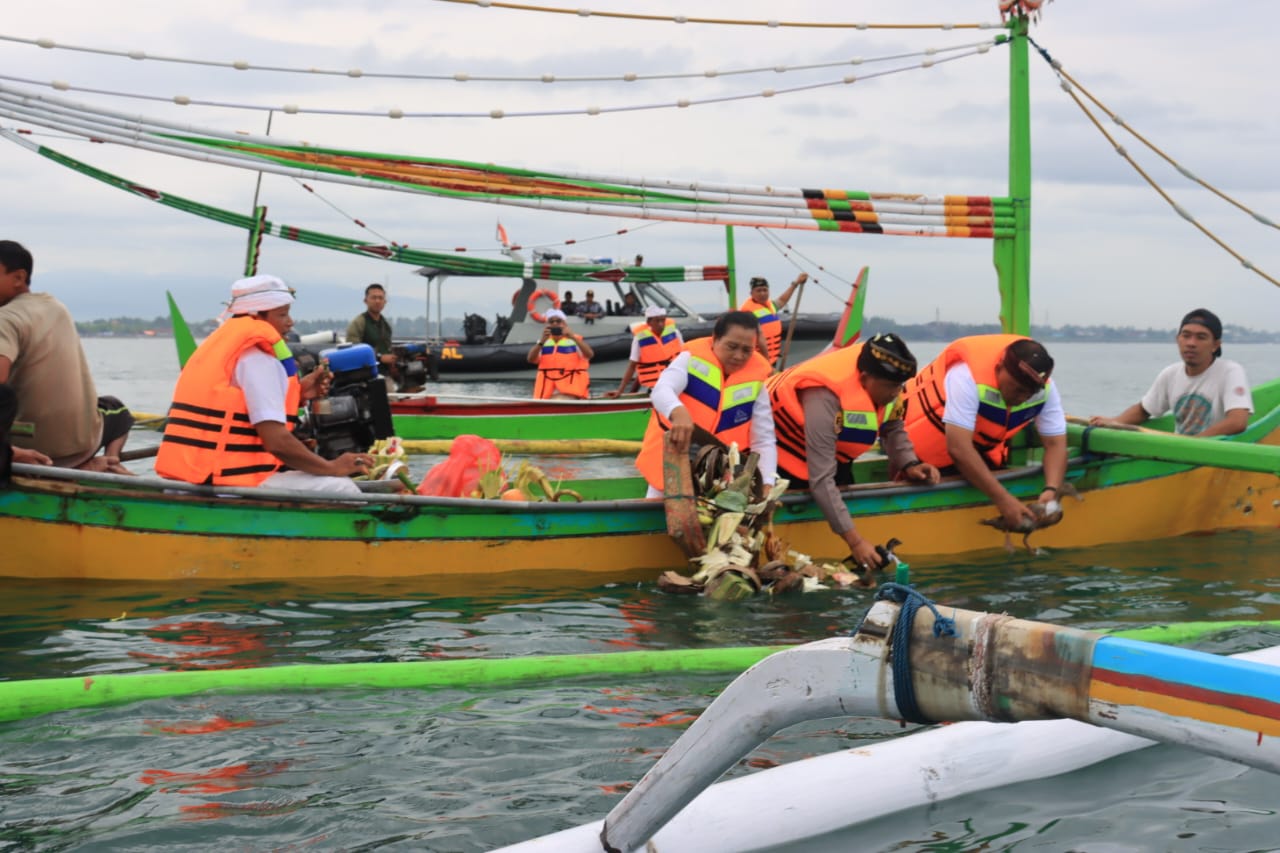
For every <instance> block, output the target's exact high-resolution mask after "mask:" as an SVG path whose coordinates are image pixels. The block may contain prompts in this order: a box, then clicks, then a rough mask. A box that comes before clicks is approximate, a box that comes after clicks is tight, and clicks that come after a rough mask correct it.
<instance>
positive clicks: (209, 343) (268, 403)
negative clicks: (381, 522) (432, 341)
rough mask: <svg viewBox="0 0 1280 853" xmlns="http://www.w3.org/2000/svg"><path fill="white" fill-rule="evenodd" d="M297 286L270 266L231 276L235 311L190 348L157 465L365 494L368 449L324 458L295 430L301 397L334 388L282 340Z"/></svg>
mask: <svg viewBox="0 0 1280 853" xmlns="http://www.w3.org/2000/svg"><path fill="white" fill-rule="evenodd" d="M292 304H293V290H292V289H291V288H290V287H288V285H286V284H285V283H284V282H283V281H282V280H281V279H279V278H277V277H276V276H273V275H255V276H252V277H250V278H245V279H241V280H239V281H237V282H236V283H235V284H233V285H232V286H231V302H230V303H229V305H228V307H227V312H226V313H227V314H230V315H231V316H230V319H228V320H226V322H224V323H223V324H222V325H221V326H219V327H218V328H217V329H216V330H214V332H213V334H211V335H209V337H207V338H206V339H205V340H204V342H203V343H201V344H200V346H199V347H198V348H197V349H196V351H195V352H194V353H193V354H192V356H191V358H190V359H189V360H188V361H187V363H186V365H185V366H184V367H183V368H182V373H181V374H180V375H179V376H178V384H177V387H175V388H174V393H173V404H172V405H171V406H170V408H169V417H168V421H167V422H166V424H165V429H164V438H163V439H162V441H161V444H160V451H159V453H158V454H157V455H156V473H157V474H159V475H161V476H162V477H169V478H170V479H174V480H183V481H186V482H188V483H198V484H205V485H219V486H263V487H266V488H274V489H290V490H300V491H316V492H333V493H340V494H342V493H348V494H358V493H359V492H360V488H359V486H357V485H356V484H355V483H354V482H353V481H352V480H351V479H349V478H350V477H351V476H352V475H356V474H363V473H365V472H367V471H368V470H369V468H370V467H371V466H372V464H373V457H372V456H370V455H369V454H368V453H343V454H342V455H340V456H339V457H338V458H336V459H324V458H323V457H321V456H317V455H316V454H315V453H312V452H311V450H310V449H309V448H308V447H307V446H306V445H305V444H303V443H302V442H301V441H299V440H298V438H297V436H295V435H294V434H293V429H294V426H295V425H296V424H297V422H298V418H297V413H298V407H299V406H300V405H301V404H302V403H303V402H305V401H307V400H311V399H315V398H318V397H324V396H326V395H327V394H328V392H329V381H330V374H329V371H328V369H327V368H325V367H323V366H322V367H320V368H318V369H316V370H314V371H312V372H311V373H310V374H308V375H307V376H306V378H304V379H302V380H299V379H298V365H297V362H296V360H295V359H294V357H293V354H292V353H291V352H290V351H289V347H288V346H287V345H286V344H285V342H284V335H285V334H287V333H288V331H289V330H290V329H291V328H293V318H292V317H290V316H289V311H290V306H291V305H292Z"/></svg>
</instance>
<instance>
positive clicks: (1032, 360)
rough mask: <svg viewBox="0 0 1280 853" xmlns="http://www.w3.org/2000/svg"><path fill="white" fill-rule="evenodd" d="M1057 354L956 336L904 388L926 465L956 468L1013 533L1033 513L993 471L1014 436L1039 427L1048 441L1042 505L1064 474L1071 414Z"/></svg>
mask: <svg viewBox="0 0 1280 853" xmlns="http://www.w3.org/2000/svg"><path fill="white" fill-rule="evenodd" d="M1052 372H1053V359H1052V358H1051V357H1050V356H1049V352H1048V350H1046V349H1045V348H1044V345H1042V344H1041V343H1040V342H1039V341H1034V340H1032V339H1030V338H1025V337H1022V336H1021V335H973V336H971V337H966V338H960V339H958V340H955V341H952V342H951V343H950V344H948V345H947V346H946V348H945V349H943V350H942V352H941V353H939V354H938V357H937V358H935V359H934V360H933V361H932V362H930V363H929V364H928V365H927V366H926V367H925V368H924V370H922V371H920V373H919V375H917V376H916V378H915V379H914V380H912V382H911V383H910V384H909V385H908V386H907V400H906V412H905V415H904V417H905V422H906V429H907V436H908V437H909V438H910V439H911V443H912V445H913V446H914V447H915V450H916V453H917V454H918V455H919V457H920V459H921V460H922V461H924V462H928V463H929V464H931V465H935V466H937V468H938V469H939V470H940V471H941V472H942V474H943V475H948V474H953V473H959V474H961V475H963V476H964V478H965V479H966V480H968V481H969V483H970V484H972V485H973V486H974V487H975V488H978V489H980V490H981V491H982V492H983V494H985V495H986V496H987V497H989V498H990V499H991V502H992V503H993V504H995V506H996V508H997V509H998V510H1000V514H1001V515H1002V516H1003V517H1004V520H1005V523H1006V524H1007V525H1008V526H1009V529H1010V530H1017V529H1020V528H1022V527H1024V526H1025V525H1027V524H1032V523H1034V522H1035V518H1036V517H1035V514H1034V513H1033V512H1032V511H1031V510H1030V509H1028V508H1027V506H1026V504H1024V503H1022V502H1021V501H1019V500H1018V499H1017V498H1015V497H1014V496H1013V495H1011V494H1010V493H1009V491H1008V490H1007V489H1006V488H1005V487H1004V486H1003V485H1001V483H1000V481H999V480H997V479H996V477H995V475H994V474H993V473H992V470H993V469H996V468H1003V467H1004V466H1005V465H1006V464H1007V463H1008V457H1009V439H1010V438H1012V437H1013V436H1014V435H1016V434H1017V433H1019V432H1021V431H1022V430H1023V429H1025V428H1027V427H1028V426H1030V425H1031V423H1032V422H1034V423H1035V425H1036V430H1037V431H1038V432H1039V433H1040V438H1041V440H1042V441H1043V443H1044V482H1045V487H1044V489H1043V490H1042V491H1041V492H1040V495H1039V498H1038V500H1039V502H1041V503H1048V502H1049V501H1051V500H1053V499H1055V498H1056V497H1057V496H1058V495H1059V493H1060V490H1061V489H1062V484H1063V479H1064V478H1065V476H1066V472H1067V418H1066V414H1065V412H1064V411H1063V409H1062V398H1061V397H1060V396H1059V394H1058V387H1057V385H1056V384H1055V383H1053V382H1051V381H1050V379H1049V375H1050V374H1051V373H1052Z"/></svg>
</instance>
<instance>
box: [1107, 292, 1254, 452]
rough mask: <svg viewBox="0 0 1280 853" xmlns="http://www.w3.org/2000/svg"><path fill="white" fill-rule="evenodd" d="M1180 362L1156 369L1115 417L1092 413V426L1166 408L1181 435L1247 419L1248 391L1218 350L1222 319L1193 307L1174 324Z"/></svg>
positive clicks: (1134, 420) (1240, 371) (1225, 429)
mask: <svg viewBox="0 0 1280 853" xmlns="http://www.w3.org/2000/svg"><path fill="white" fill-rule="evenodd" d="M1177 342H1178V352H1179V353H1180V354H1181V355H1182V362H1181V363H1180V364H1178V363H1175V364H1171V365H1169V366H1168V367H1166V368H1165V369H1164V370H1162V371H1160V374H1159V375H1158V376H1157V377H1156V381H1155V382H1153V383H1152V385H1151V388H1150V389H1148V390H1147V393H1146V394H1144V395H1143V397H1142V400H1141V401H1139V402H1137V403H1134V404H1133V405H1132V406H1130V407H1129V408H1127V409H1125V410H1124V411H1123V412H1121V413H1120V415H1119V416H1118V417H1115V418H1103V417H1099V416H1096V415H1095V416H1094V417H1092V418H1090V419H1089V422H1090V423H1091V424H1093V425H1094V426H1114V425H1118V424H1141V423H1144V422H1145V421H1147V420H1148V419H1150V418H1154V417H1157V416H1159V415H1163V414H1164V413H1165V412H1168V411H1172V412H1173V417H1174V421H1175V423H1176V425H1177V426H1176V429H1177V432H1178V433H1179V434H1181V435H1198V436H1204V437H1208V436H1214V435H1235V434H1236V433H1238V432H1243V431H1244V428H1245V427H1246V426H1248V425H1249V414H1250V413H1251V412H1252V411H1253V395H1252V394H1251V393H1250V391H1249V380H1248V378H1247V377H1245V375H1244V368H1243V367H1241V366H1240V365H1239V364H1237V363H1236V362H1234V361H1229V360H1227V359H1225V358H1220V356H1221V355H1222V321H1221V320H1219V319H1218V315H1216V314H1214V313H1213V312H1212V311H1210V310H1208V309H1207V308H1197V309H1196V310H1194V311H1192V312H1191V313H1189V314H1187V316H1185V317H1183V318H1182V323H1181V325H1180V326H1179V327H1178V337H1177Z"/></svg>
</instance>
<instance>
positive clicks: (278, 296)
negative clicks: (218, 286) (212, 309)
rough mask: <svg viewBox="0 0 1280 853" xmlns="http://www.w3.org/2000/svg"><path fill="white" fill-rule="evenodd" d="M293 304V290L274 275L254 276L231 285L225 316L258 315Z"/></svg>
mask: <svg viewBox="0 0 1280 853" xmlns="http://www.w3.org/2000/svg"><path fill="white" fill-rule="evenodd" d="M292 302H293V288H292V287H290V286H289V285H287V284H285V283H284V280H283V279H281V278H279V277H278V276H274V275H254V276H250V277H249V278H242V279H240V280H239V281H237V282H235V283H234V284H232V285H231V301H230V302H228V303H227V310H226V311H225V312H223V313H224V314H232V315H235V314H257V313H258V312H259V311H270V310H271V309H272V308H279V307H280V306H282V305H289V304H291V303H292Z"/></svg>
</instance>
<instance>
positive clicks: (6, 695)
mask: <svg viewBox="0 0 1280 853" xmlns="http://www.w3.org/2000/svg"><path fill="white" fill-rule="evenodd" d="M783 648H788V647H786V646H754V647H747V648H731V649H675V650H671V651H641V652H616V653H612V654H598V655H550V656H543V657H523V658H498V659H468V660H436V661H408V662H400V663H349V664H348V663H339V664H297V665H292V666H268V667H255V668H247V669H220V670H205V671H199V672H153V673H137V674H133V675H94V676H85V677H83V678H44V679H35V680H31V681H5V682H0V722H4V721H9V720H21V719H25V718H27V717H34V716H37V715H39V714H47V713H50V712H53V711H64V710H69V709H73V708H91V707H98V706H105V705H118V704H122V703H126V702H136V701H140V700H144V699H162V698H166V697H171V696H190V695H192V694H196V693H204V692H206V691H212V692H217V693H274V692H283V691H289V690H333V689H344V688H346V689H349V688H364V689H386V688H392V689H444V688H451V687H457V688H464V689H474V688H477V687H483V686H490V687H491V686H499V685H503V684H514V683H518V682H530V681H550V680H554V679H564V678H578V677H589V676H609V677H613V676H619V675H644V674H646V673H667V672H694V673H697V672H702V673H724V672H734V673H737V672H741V671H742V670H744V669H746V668H747V667H749V666H751V665H752V664H754V663H756V662H757V661H759V660H762V659H764V658H765V657H768V656H769V655H771V654H773V653H774V652H776V651H779V650H780V649H783Z"/></svg>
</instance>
